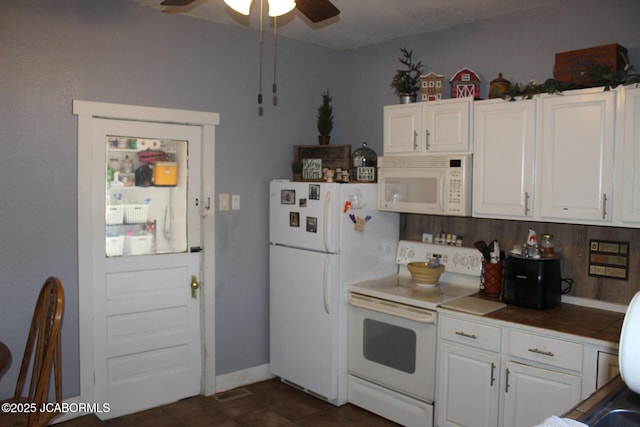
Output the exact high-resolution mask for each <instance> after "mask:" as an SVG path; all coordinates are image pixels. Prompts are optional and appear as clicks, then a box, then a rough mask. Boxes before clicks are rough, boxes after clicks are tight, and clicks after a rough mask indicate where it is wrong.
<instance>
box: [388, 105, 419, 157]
mask: <svg viewBox="0 0 640 427" xmlns="http://www.w3.org/2000/svg"><path fill="white" fill-rule="evenodd" d="M421 111H422V108H421V105H420V104H417V103H416V104H408V105H392V106H387V107H384V155H385V156H387V155H389V154H408V153H420V152H422V147H423V146H424V143H423V140H422V139H421V135H422V122H421V120H422V117H421Z"/></svg>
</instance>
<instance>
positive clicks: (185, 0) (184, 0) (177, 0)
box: [160, 0, 196, 6]
mask: <svg viewBox="0 0 640 427" xmlns="http://www.w3.org/2000/svg"><path fill="white" fill-rule="evenodd" d="M194 1H196V0H164V1H163V2H162V3H160V4H161V5H162V6H187V5H190V4H191V3H193V2H194Z"/></svg>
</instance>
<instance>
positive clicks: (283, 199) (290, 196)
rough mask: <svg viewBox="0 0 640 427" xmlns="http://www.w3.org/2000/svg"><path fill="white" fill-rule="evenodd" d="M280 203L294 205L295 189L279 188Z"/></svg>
mask: <svg viewBox="0 0 640 427" xmlns="http://www.w3.org/2000/svg"><path fill="white" fill-rule="evenodd" d="M280 204H282V205H295V204H296V190H280Z"/></svg>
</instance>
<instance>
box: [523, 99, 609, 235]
mask: <svg viewBox="0 0 640 427" xmlns="http://www.w3.org/2000/svg"><path fill="white" fill-rule="evenodd" d="M615 97H616V94H615V92H614V91H608V92H602V91H599V92H594V93H584V94H577V95H566V96H548V97H543V98H542V102H541V103H540V104H541V107H540V108H542V116H541V121H540V123H541V132H540V134H539V136H540V138H541V145H540V146H541V153H540V154H541V155H540V156H539V157H538V159H539V160H540V165H539V167H538V171H540V175H539V177H540V186H539V188H537V190H536V191H538V193H539V194H541V197H539V198H537V199H538V200H540V202H541V211H540V213H541V216H542V218H544V219H545V220H553V219H559V220H560V219H562V220H572V221H578V222H581V221H587V222H590V223H610V222H611V211H612V197H613V196H612V188H613V155H614V136H615V129H614V124H615V122H614V108H615ZM536 187H538V183H536Z"/></svg>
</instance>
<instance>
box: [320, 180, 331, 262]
mask: <svg viewBox="0 0 640 427" xmlns="http://www.w3.org/2000/svg"><path fill="white" fill-rule="evenodd" d="M332 197H333V196H332V193H331V191H327V196H326V197H325V199H324V212H323V220H324V224H323V227H322V228H323V230H322V240H323V242H324V249H325V250H326V251H327V252H332V250H331V245H330V243H331V242H330V241H329V238H330V236H329V233H330V231H331V226H332V225H333V224H332V223H331V221H330V218H329V213H330V212H331V210H330V209H329V207H330V205H331V199H332Z"/></svg>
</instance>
